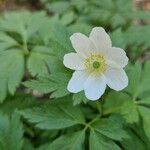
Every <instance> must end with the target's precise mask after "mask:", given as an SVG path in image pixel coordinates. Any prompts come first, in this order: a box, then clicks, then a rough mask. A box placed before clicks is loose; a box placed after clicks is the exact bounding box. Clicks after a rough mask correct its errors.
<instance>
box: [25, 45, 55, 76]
mask: <svg viewBox="0 0 150 150" xmlns="http://www.w3.org/2000/svg"><path fill="white" fill-rule="evenodd" d="M53 58H54V56H53V53H52V52H51V51H50V49H49V48H48V47H46V46H45V47H44V46H36V47H34V48H33V49H32V51H31V53H30V55H29V57H28V60H27V67H28V70H29V72H30V74H31V75H32V76H36V75H44V74H48V71H50V70H48V66H50V65H51V64H52V61H51V59H53Z"/></svg>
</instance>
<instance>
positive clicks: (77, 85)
mask: <svg viewBox="0 0 150 150" xmlns="http://www.w3.org/2000/svg"><path fill="white" fill-rule="evenodd" d="M88 76H89V74H88V73H87V72H86V71H75V72H74V73H73V75H72V78H71V80H70V81H69V83H68V87H67V89H68V91H69V92H71V93H78V92H80V91H82V90H83V85H84V83H85V81H86V80H87V78H88Z"/></svg>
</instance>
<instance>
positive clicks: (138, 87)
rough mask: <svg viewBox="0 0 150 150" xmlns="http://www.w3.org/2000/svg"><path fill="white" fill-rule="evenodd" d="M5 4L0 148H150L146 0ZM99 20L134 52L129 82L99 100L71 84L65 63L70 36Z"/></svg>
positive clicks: (10, 0) (0, 6)
mask: <svg viewBox="0 0 150 150" xmlns="http://www.w3.org/2000/svg"><path fill="white" fill-rule="evenodd" d="M0 11H1V13H0V102H1V104H0V110H1V111H0V150H60V149H62V150H83V149H90V150H110V149H112V150H118V149H121V150H134V149H137V150H149V149H150V86H149V85H150V78H149V75H150V61H149V59H150V50H149V49H150V2H149V1H146V0H145V1H144V0H138V1H132V0H1V1H0ZM95 26H102V27H104V28H105V29H106V31H107V32H108V33H109V34H110V36H111V38H112V41H113V45H114V46H118V47H121V48H123V49H125V50H126V52H127V55H128V57H129V58H130V62H129V65H128V66H127V67H126V71H127V73H128V76H129V86H128V87H127V88H126V89H125V90H123V91H122V92H114V91H112V90H110V89H109V90H107V92H106V93H105V95H104V96H103V97H102V100H101V101H99V102H98V103H96V102H91V101H88V100H87V99H86V98H85V96H84V93H83V92H80V93H77V94H70V93H69V92H68V91H67V90H66V87H67V83H68V81H69V79H70V77H71V74H72V72H71V71H70V70H67V69H66V68H65V67H64V66H63V63H62V60H63V56H64V54H66V53H68V52H70V51H72V50H73V48H72V46H71V44H70V41H69V37H70V35H71V34H72V33H74V32H82V33H84V34H86V35H88V34H89V32H90V30H91V29H92V28H93V27H95ZM49 99H51V100H49ZM53 100H54V101H53ZM20 116H21V118H20ZM93 118H94V119H93Z"/></svg>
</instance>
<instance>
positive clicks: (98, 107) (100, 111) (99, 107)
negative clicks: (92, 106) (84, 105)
mask: <svg viewBox="0 0 150 150" xmlns="http://www.w3.org/2000/svg"><path fill="white" fill-rule="evenodd" d="M96 106H97V109H98V111H99V114H100V117H101V116H102V106H101V102H99V101H96Z"/></svg>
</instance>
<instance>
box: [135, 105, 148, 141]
mask: <svg viewBox="0 0 150 150" xmlns="http://www.w3.org/2000/svg"><path fill="white" fill-rule="evenodd" d="M138 110H139V112H140V115H141V116H142V121H143V128H144V131H145V134H146V135H147V137H148V138H149V140H150V128H149V127H150V109H149V108H146V107H143V106H140V107H138Z"/></svg>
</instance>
